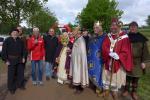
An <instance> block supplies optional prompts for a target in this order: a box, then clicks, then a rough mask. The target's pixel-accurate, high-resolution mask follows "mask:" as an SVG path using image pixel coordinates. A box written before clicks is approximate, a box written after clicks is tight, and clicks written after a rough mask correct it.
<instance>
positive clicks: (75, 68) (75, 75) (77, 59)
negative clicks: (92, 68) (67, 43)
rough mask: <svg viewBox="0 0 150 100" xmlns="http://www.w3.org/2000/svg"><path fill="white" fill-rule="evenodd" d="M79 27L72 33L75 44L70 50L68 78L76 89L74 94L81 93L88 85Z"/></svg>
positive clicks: (83, 43) (83, 41) (84, 52)
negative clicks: (70, 77) (69, 77)
mask: <svg viewBox="0 0 150 100" xmlns="http://www.w3.org/2000/svg"><path fill="white" fill-rule="evenodd" d="M79 29H80V28H79V27H77V28H76V29H75V31H74V32H73V34H74V36H75V38H76V39H75V42H74V44H73V48H72V54H71V64H70V76H72V83H73V85H74V86H75V87H76V91H75V93H81V91H82V90H83V87H86V86H88V85H89V77H88V67H87V56H86V44H85V40H84V38H83V36H82V33H81V31H79Z"/></svg>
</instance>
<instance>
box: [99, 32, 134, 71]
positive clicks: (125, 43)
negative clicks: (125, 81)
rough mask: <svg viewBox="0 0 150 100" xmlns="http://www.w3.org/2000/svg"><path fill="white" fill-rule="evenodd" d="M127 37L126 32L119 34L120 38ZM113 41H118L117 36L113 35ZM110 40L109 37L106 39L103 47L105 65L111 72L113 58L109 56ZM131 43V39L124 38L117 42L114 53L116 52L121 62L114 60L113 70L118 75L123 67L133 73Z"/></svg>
mask: <svg viewBox="0 0 150 100" xmlns="http://www.w3.org/2000/svg"><path fill="white" fill-rule="evenodd" d="M123 35H125V33H124V32H121V33H120V34H119V37H120V36H123ZM111 36H112V38H113V39H116V37H117V35H113V34H111ZM110 44H111V42H110V39H109V37H108V36H106V38H105V39H104V42H103V45H102V57H103V61H104V64H105V69H106V70H109V63H110V59H111V57H110V56H109V53H110ZM131 50H132V49H131V43H130V41H129V38H128V37H127V38H123V39H121V40H119V41H117V42H116V44H115V47H114V52H116V53H117V54H118V55H119V60H113V64H114V65H113V68H114V73H116V72H117V71H118V70H119V68H120V67H121V66H123V67H124V69H125V70H126V71H131V70H132V67H133V59H132V52H131Z"/></svg>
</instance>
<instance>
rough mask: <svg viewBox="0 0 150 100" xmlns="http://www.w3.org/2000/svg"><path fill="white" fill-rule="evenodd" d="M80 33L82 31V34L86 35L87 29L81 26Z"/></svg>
mask: <svg viewBox="0 0 150 100" xmlns="http://www.w3.org/2000/svg"><path fill="white" fill-rule="evenodd" d="M82 33H83V36H88V31H87V29H85V28H83V29H82Z"/></svg>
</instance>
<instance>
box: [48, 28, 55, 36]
mask: <svg viewBox="0 0 150 100" xmlns="http://www.w3.org/2000/svg"><path fill="white" fill-rule="evenodd" d="M48 33H49V35H52V36H53V35H55V30H54V29H53V28H50V29H49V31H48Z"/></svg>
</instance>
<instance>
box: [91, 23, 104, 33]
mask: <svg viewBox="0 0 150 100" xmlns="http://www.w3.org/2000/svg"><path fill="white" fill-rule="evenodd" d="M101 25H102V24H101V23H100V22H99V21H98V22H96V23H94V26H93V30H94V33H95V34H100V33H102V31H103V29H102V26H101Z"/></svg>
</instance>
